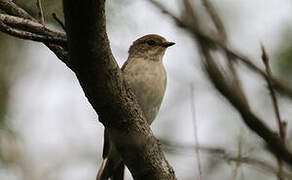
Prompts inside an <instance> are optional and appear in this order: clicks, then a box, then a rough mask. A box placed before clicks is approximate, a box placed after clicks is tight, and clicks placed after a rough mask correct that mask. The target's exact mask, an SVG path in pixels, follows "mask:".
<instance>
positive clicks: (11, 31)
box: [0, 21, 67, 46]
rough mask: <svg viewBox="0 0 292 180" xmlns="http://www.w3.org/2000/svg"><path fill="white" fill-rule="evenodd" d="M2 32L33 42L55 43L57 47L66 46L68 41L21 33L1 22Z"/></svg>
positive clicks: (0, 28) (25, 32)
mask: <svg viewBox="0 0 292 180" xmlns="http://www.w3.org/2000/svg"><path fill="white" fill-rule="evenodd" d="M0 31H2V32H4V33H7V34H9V35H12V36H15V37H18V38H21V39H27V40H32V41H38V42H43V43H53V44H57V45H62V46H64V45H66V43H67V41H66V40H64V39H61V38H58V37H53V36H48V35H39V34H35V33H31V32H27V31H21V30H18V29H14V28H11V27H9V26H7V25H6V24H5V23H3V21H0Z"/></svg>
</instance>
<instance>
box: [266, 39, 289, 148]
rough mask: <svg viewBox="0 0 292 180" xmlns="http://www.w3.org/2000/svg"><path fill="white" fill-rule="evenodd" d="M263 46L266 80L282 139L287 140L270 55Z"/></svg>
mask: <svg viewBox="0 0 292 180" xmlns="http://www.w3.org/2000/svg"><path fill="white" fill-rule="evenodd" d="M261 48H262V60H263V62H264V65H265V67H266V72H267V76H266V81H267V84H268V88H269V91H270V94H271V98H272V102H273V107H274V110H275V114H276V119H277V122H278V126H279V134H280V137H281V138H282V140H283V142H284V141H285V131H284V128H283V122H282V120H281V117H280V110H279V105H278V100H277V97H276V93H275V91H274V88H273V86H272V82H271V76H272V71H271V68H270V65H269V57H268V55H267V53H266V50H265V47H264V45H263V44H262V45H261Z"/></svg>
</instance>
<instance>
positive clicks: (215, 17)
mask: <svg viewBox="0 0 292 180" xmlns="http://www.w3.org/2000/svg"><path fill="white" fill-rule="evenodd" d="M202 1H203V5H204V6H205V8H206V10H207V12H208V14H209V15H210V17H211V19H212V21H213V23H214V24H215V26H216V29H217V31H218V35H217V37H218V39H221V42H222V43H223V44H225V46H226V47H227V46H228V36H227V33H226V30H225V27H224V24H223V21H222V20H221V18H220V16H219V14H218V12H217V10H216V8H215V7H214V6H213V4H212V3H211V2H210V1H209V0H202ZM224 53H225V56H226V58H227V60H228V61H227V64H228V68H229V70H230V72H231V74H232V79H233V84H235V85H236V86H235V87H236V88H237V91H238V93H240V94H241V95H240V96H241V97H242V100H243V101H245V103H246V104H248V102H247V99H246V96H245V94H244V92H243V89H242V85H241V82H240V80H239V77H238V73H237V71H236V69H235V67H234V62H235V60H236V58H235V57H234V56H233V55H232V54H231V53H230V52H229V51H224Z"/></svg>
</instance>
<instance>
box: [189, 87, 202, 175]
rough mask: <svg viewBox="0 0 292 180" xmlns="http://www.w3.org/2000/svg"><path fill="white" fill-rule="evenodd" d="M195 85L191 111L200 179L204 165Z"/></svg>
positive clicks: (192, 89)
mask: <svg viewBox="0 0 292 180" xmlns="http://www.w3.org/2000/svg"><path fill="white" fill-rule="evenodd" d="M194 90H195V88H194V86H191V96H192V100H191V111H192V119H193V121H192V122H193V126H194V136H195V145H196V156H197V164H198V172H199V176H198V177H199V178H198V179H199V180H202V166H201V158H200V143H199V137H198V126H197V119H196V111H195V100H194V98H195V95H194Z"/></svg>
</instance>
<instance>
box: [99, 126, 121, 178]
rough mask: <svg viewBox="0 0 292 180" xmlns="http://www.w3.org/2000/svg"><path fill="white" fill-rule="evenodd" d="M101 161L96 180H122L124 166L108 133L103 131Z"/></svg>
mask: <svg viewBox="0 0 292 180" xmlns="http://www.w3.org/2000/svg"><path fill="white" fill-rule="evenodd" d="M102 156H103V158H104V159H103V161H102V163H101V166H100V168H99V170H98V173H97V176H96V180H108V179H109V178H110V179H111V180H124V169H125V165H124V163H123V162H122V159H121V157H120V154H119V152H118V151H117V150H116V148H115V147H114V145H113V144H112V143H111V141H110V137H109V133H108V132H107V130H105V131H104V145H103V155H102Z"/></svg>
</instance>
